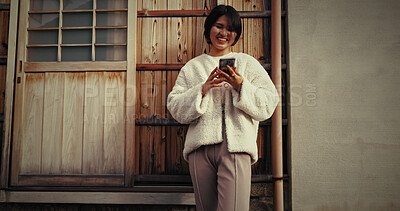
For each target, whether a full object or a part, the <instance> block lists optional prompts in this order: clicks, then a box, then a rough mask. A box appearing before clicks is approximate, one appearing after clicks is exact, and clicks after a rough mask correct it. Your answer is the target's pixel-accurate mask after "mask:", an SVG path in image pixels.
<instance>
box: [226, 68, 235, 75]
mask: <svg viewBox="0 0 400 211" xmlns="http://www.w3.org/2000/svg"><path fill="white" fill-rule="evenodd" d="M227 67H228V71H229V74H230V76H231V77H233V76H234V75H235V71H234V70H233V68H232V67H231V66H229V65H227Z"/></svg>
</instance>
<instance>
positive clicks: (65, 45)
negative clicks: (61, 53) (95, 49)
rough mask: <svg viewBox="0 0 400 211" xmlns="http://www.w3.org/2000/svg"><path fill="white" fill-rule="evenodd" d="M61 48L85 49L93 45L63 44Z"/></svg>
mask: <svg viewBox="0 0 400 211" xmlns="http://www.w3.org/2000/svg"><path fill="white" fill-rule="evenodd" d="M60 46H61V47H82V46H83V47H84V46H92V44H61V45H60Z"/></svg>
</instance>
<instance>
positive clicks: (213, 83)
mask: <svg viewBox="0 0 400 211" xmlns="http://www.w3.org/2000/svg"><path fill="white" fill-rule="evenodd" d="M221 72H222V71H221V70H220V69H218V68H217V67H216V68H215V69H214V70H213V71H212V72H211V74H210V76H208V78H207V81H206V82H205V83H204V84H203V86H202V89H201V94H202V95H203V97H204V96H205V95H206V94H207V93H208V92H209V91H210V89H211V88H214V87H221V86H222V84H221V83H222V82H223V81H225V80H226V79H225V78H223V77H220V74H221Z"/></svg>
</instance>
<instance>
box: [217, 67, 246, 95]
mask: <svg viewBox="0 0 400 211" xmlns="http://www.w3.org/2000/svg"><path fill="white" fill-rule="evenodd" d="M227 67H228V71H229V74H228V73H226V72H224V71H222V70H221V73H220V75H221V76H223V77H224V78H225V79H226V80H225V81H226V82H228V83H229V84H230V85H231V86H232V87H233V88H234V89H235V90H236V91H238V92H239V91H240V88H241V87H242V84H243V77H242V75H240V73H239V72H238V71H236V67H235V68H232V67H230V66H229V65H227Z"/></svg>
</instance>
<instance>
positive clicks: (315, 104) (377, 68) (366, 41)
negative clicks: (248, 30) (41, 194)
mask: <svg viewBox="0 0 400 211" xmlns="http://www.w3.org/2000/svg"><path fill="white" fill-rule="evenodd" d="M399 11H400V1H399V0H378V1H377V0H363V1H361V0H354V1H348V0H335V1H333V0H288V27H289V30H288V32H289V59H290V60H289V73H290V76H289V77H290V86H291V89H290V90H291V98H290V100H291V102H290V103H291V135H290V137H291V165H292V204H293V210H307V211H309V210H329V211H330V210H332V211H333V210H335V211H336V210H400V200H399V199H400V91H399V88H400V12H399Z"/></svg>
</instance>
